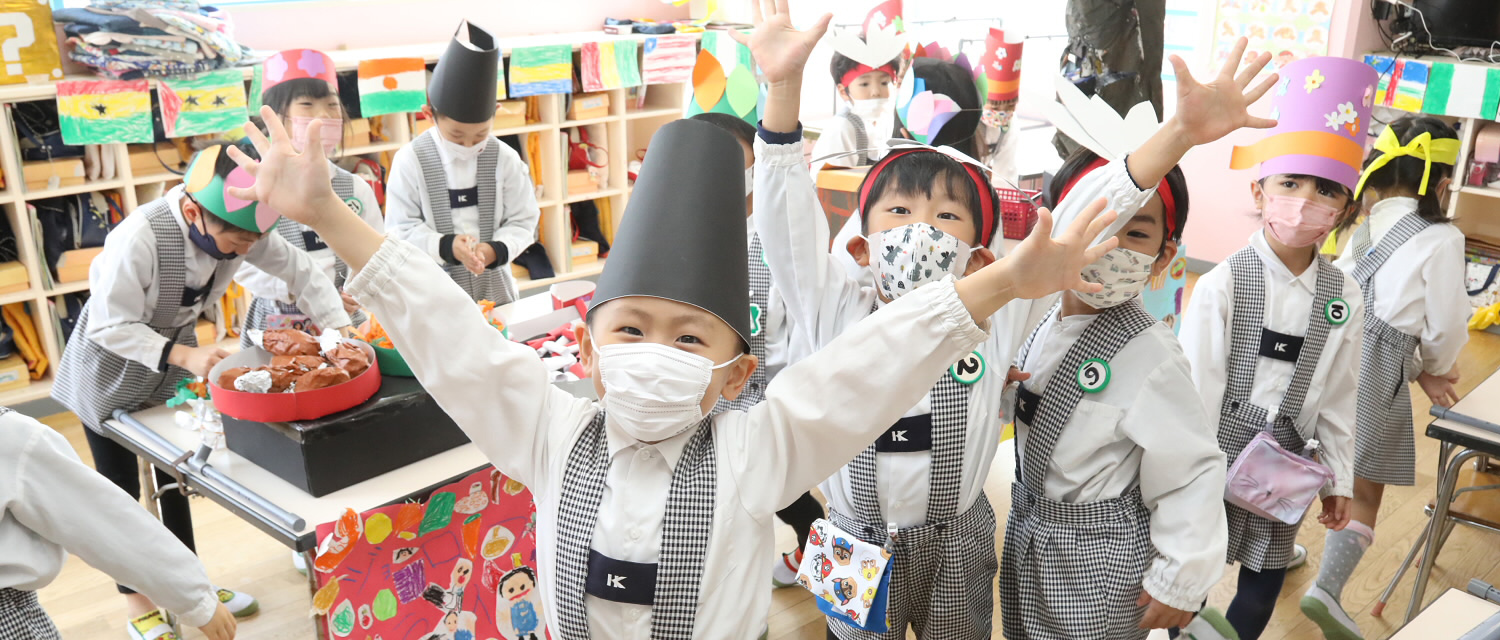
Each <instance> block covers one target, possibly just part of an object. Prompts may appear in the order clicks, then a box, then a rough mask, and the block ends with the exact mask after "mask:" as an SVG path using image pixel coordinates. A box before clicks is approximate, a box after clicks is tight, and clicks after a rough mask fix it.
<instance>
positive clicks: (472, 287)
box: [386, 23, 541, 304]
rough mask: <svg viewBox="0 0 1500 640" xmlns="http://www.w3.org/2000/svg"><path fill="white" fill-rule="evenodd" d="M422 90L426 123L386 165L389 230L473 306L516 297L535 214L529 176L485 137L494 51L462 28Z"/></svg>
mask: <svg viewBox="0 0 1500 640" xmlns="http://www.w3.org/2000/svg"><path fill="white" fill-rule="evenodd" d="M459 30H460V31H466V32H467V36H468V38H467V40H468V41H467V42H464V41H461V40H459V39H458V38H457V36H455V37H454V39H453V41H452V42H450V43H448V50H447V51H446V52H444V53H443V56H442V58H440V59H438V63H437V68H436V69H434V70H433V72H432V79H431V80H429V81H428V82H427V99H428V104H427V105H426V106H424V107H422V113H423V114H424V115H426V116H427V118H428V119H429V120H431V121H432V122H433V127H432V129H429V130H427V131H426V132H424V133H423V134H422V135H420V136H417V139H415V140H412V142H411V144H409V145H407V146H405V147H402V149H401V150H400V151H397V152H396V158H395V159H394V160H392V161H391V181H390V185H389V186H388V187H387V189H386V207H387V210H386V223H387V226H388V227H390V234H391V236H392V237H395V238H398V239H401V240H405V241H407V242H410V243H412V244H413V245H415V246H416V247H417V248H418V249H420V250H421V251H422V252H423V253H426V254H427V255H428V256H430V257H431V258H432V259H433V260H434V261H436V262H437V263H438V264H440V265H442V266H443V269H444V270H445V271H447V272H448V275H449V276H450V277H452V278H453V281H454V282H457V283H458V284H459V286H460V287H463V289H464V291H466V292H468V294H469V297H470V298H472V299H474V300H490V301H492V302H494V303H496V304H505V303H507V302H510V301H512V300H515V299H516V298H517V295H516V283H515V279H514V278H513V277H511V274H510V267H509V266H508V265H509V263H510V261H511V259H512V258H514V257H516V256H518V255H520V254H521V252H522V251H524V250H526V248H527V247H529V246H531V244H532V242H534V241H535V240H536V224H537V220H538V219H539V218H540V216H541V212H540V211H539V210H538V209H537V205H536V192H535V190H534V188H533V187H532V184H531V172H530V170H529V169H527V168H526V163H525V162H522V161H521V156H519V155H517V154H516V152H515V150H513V149H511V148H510V147H509V146H508V145H506V144H505V143H503V142H500V140H498V139H496V138H495V136H494V135H493V133H492V129H493V124H494V120H495V84H496V79H495V74H496V69H497V65H498V64H499V63H500V50H499V49H498V48H497V47H496V46H495V38H494V37H493V36H491V35H490V33H489V32H488V31H485V30H484V29H481V28H479V27H477V26H475V25H473V24H468V23H464V24H461V25H459Z"/></svg>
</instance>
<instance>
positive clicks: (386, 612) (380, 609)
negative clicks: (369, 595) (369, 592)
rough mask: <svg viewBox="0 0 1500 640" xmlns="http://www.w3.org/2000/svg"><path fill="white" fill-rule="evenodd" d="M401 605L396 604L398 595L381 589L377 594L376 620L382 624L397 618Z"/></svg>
mask: <svg viewBox="0 0 1500 640" xmlns="http://www.w3.org/2000/svg"><path fill="white" fill-rule="evenodd" d="M399 608H400V604H399V603H397V602H396V594H394V593H391V590H390V589H381V590H380V593H377V594H375V619H376V620H379V621H381V622H385V621H386V620H390V619H391V618H394V617H396V611H397V610H398V609H399Z"/></svg>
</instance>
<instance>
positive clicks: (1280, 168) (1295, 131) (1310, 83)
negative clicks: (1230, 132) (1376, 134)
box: [1229, 57, 1377, 189]
mask: <svg viewBox="0 0 1500 640" xmlns="http://www.w3.org/2000/svg"><path fill="white" fill-rule="evenodd" d="M1280 73H1281V82H1280V83H1278V84H1277V85H1276V87H1275V88H1274V89H1272V90H1271V107H1272V109H1271V118H1272V119H1275V120H1277V124H1276V127H1275V128H1274V129H1271V130H1270V131H1269V132H1268V133H1267V134H1266V137H1265V138H1263V139H1261V140H1260V141H1259V142H1256V143H1255V144H1252V145H1248V146H1244V147H1235V148H1234V154H1233V155H1232V156H1230V160H1229V166H1230V168H1232V169H1248V168H1250V167H1251V166H1254V165H1256V164H1259V165H1260V176H1261V177H1262V178H1265V177H1268V176H1273V175H1277V174H1286V173H1291V174H1301V175H1310V176H1317V177H1320V178H1327V179H1329V180H1333V181H1335V182H1338V183H1339V184H1342V185H1344V186H1346V187H1349V188H1350V189H1353V188H1354V185H1355V184H1357V183H1358V182H1359V172H1360V167H1361V166H1362V164H1363V163H1364V159H1365V143H1366V142H1367V140H1368V136H1366V135H1365V131H1366V130H1367V129H1368V128H1369V126H1370V105H1371V104H1372V103H1373V101H1374V98H1375V81H1376V79H1377V74H1376V72H1375V70H1374V69H1373V68H1371V67H1370V66H1369V65H1366V64H1365V63H1363V62H1360V61H1358V60H1349V59H1347V58H1332V57H1318V58H1304V59H1302V60H1296V61H1293V62H1292V63H1290V64H1288V65H1286V66H1285V67H1282V69H1281V71H1280Z"/></svg>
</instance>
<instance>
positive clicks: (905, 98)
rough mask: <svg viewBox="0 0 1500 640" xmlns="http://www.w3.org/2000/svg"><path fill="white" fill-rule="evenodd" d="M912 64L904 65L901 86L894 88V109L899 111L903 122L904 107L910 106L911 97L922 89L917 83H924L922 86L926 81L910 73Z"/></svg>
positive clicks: (904, 116) (904, 115)
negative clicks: (904, 70)
mask: <svg viewBox="0 0 1500 640" xmlns="http://www.w3.org/2000/svg"><path fill="white" fill-rule="evenodd" d="M913 66H915V65H908V66H907V67H906V73H904V74H902V75H901V86H899V87H897V88H896V109H897V110H898V111H900V112H901V117H902V121H903V122H905V118H906V109H907V107H909V106H911V100H912V98H914V97H916V95H917V94H919V93H921V92H922V91H923V89H921V88H918V87H917V85H918V84H921V85H924V88H925V85H926V82H924V81H923V80H922V79H921V78H918V77H916V75H914V74H913V73H912V67H913Z"/></svg>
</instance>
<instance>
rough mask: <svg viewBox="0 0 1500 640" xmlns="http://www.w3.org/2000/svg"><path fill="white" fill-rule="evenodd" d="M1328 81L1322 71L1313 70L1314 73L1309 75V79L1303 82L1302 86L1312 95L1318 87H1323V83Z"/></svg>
mask: <svg viewBox="0 0 1500 640" xmlns="http://www.w3.org/2000/svg"><path fill="white" fill-rule="evenodd" d="M1326 79H1327V78H1324V77H1323V72H1322V71H1319V70H1317V69H1313V72H1312V73H1310V74H1308V75H1307V79H1306V80H1304V81H1302V86H1303V88H1305V89H1307V92H1308V93H1312V92H1313V91H1316V90H1317V88H1318V87H1321V86H1323V81H1324V80H1326Z"/></svg>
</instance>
